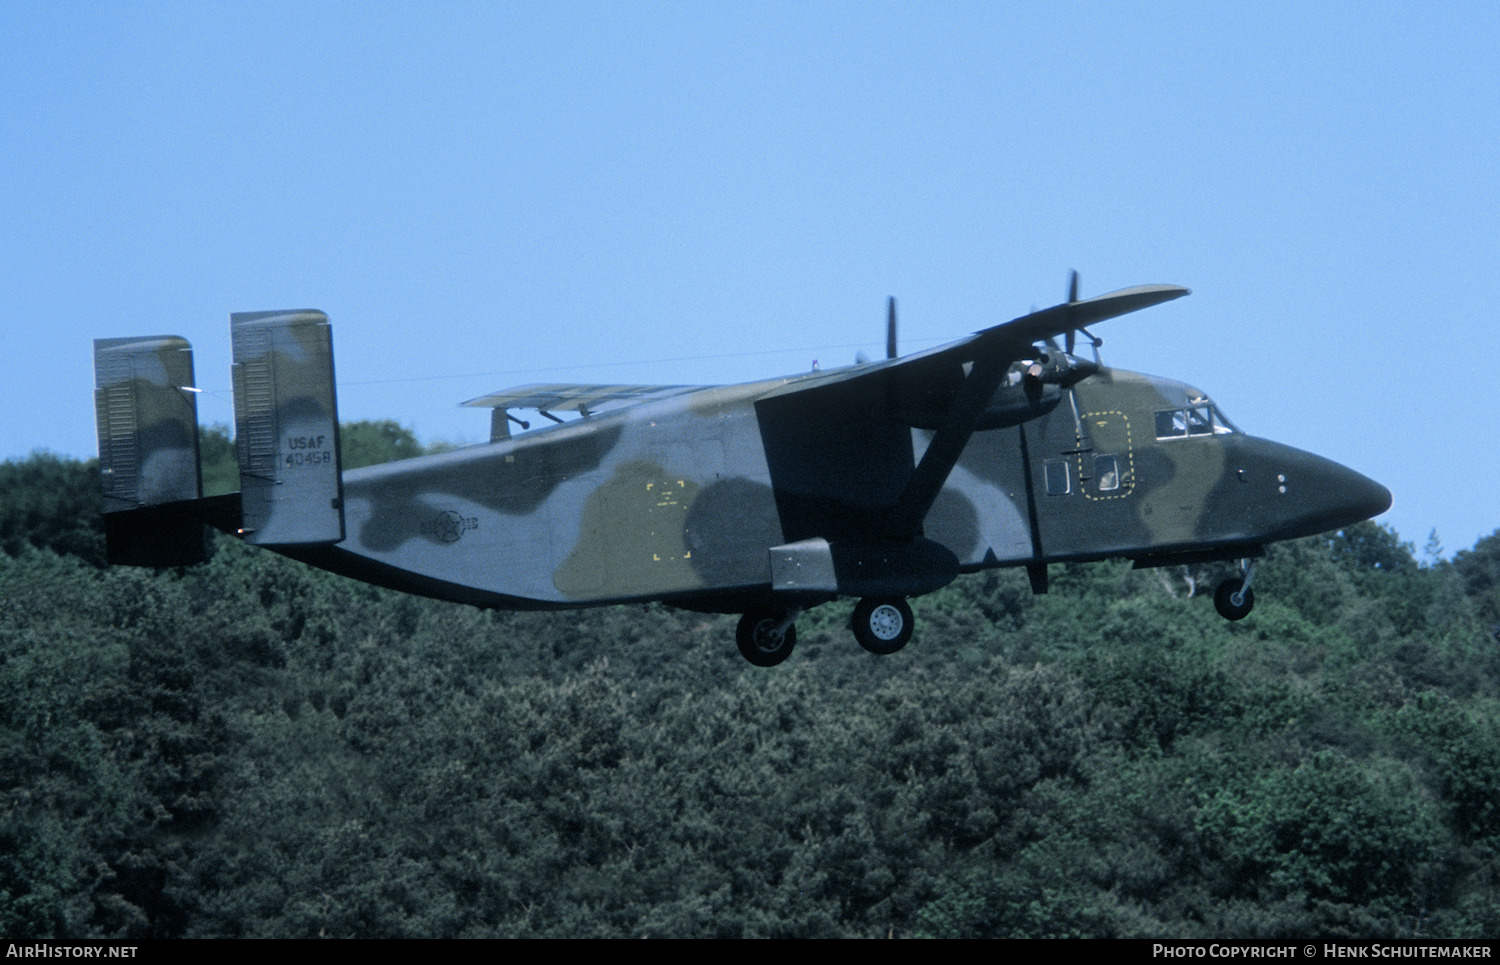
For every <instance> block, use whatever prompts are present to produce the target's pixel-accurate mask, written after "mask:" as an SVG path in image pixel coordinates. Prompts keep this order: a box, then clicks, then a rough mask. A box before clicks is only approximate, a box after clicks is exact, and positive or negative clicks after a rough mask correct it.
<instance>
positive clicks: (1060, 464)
mask: <svg viewBox="0 0 1500 965" xmlns="http://www.w3.org/2000/svg"><path fill="white" fill-rule="evenodd" d="M1045 468H1046V472H1047V495H1048V496H1066V495H1067V494H1068V491H1069V490H1070V489H1071V488H1072V487H1071V485H1070V480H1069V474H1068V462H1067V460H1066V459H1048V460H1047V462H1046V467H1045Z"/></svg>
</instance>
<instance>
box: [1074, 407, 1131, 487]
mask: <svg viewBox="0 0 1500 965" xmlns="http://www.w3.org/2000/svg"><path fill="white" fill-rule="evenodd" d="M1110 416H1114V417H1115V419H1118V420H1119V424H1120V425H1121V426H1123V427H1124V429H1125V452H1124V453H1118V452H1113V453H1110V452H1106V453H1102V455H1113V456H1114V457H1115V458H1116V459H1121V458H1123V461H1124V465H1123V466H1121V467H1119V469H1120V485H1119V488H1118V489H1116V490H1111V491H1110V492H1108V493H1102V492H1101V493H1098V494H1095V493H1091V492H1089V490H1088V487H1087V486H1083V485H1080V486H1079V487H1078V488H1079V489H1081V490H1083V496H1084V498H1085V499H1095V500H1104V499H1124V498H1126V497H1127V496H1129V495H1130V493H1131V491H1132V490H1134V489H1135V446H1134V445H1133V444H1132V442H1131V438H1130V417H1129V416H1127V415H1126V414H1125V413H1123V412H1120V411H1118V410H1115V411H1110V412H1089V413H1086V414H1085V415H1084V416H1083V418H1084V419H1086V420H1089V421H1091V422H1093V424H1094V426H1095V428H1097V429H1107V428H1108V427H1109V426H1110V424H1111V422H1113V421H1114V420H1112V419H1111V418H1110ZM1078 478H1079V480H1080V481H1081V480H1083V479H1084V478H1085V477H1084V472H1083V453H1079V454H1078Z"/></svg>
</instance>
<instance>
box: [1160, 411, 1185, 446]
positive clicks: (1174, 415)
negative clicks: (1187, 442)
mask: <svg viewBox="0 0 1500 965" xmlns="http://www.w3.org/2000/svg"><path fill="white" fill-rule="evenodd" d="M1185 435H1187V412H1186V410H1183V409H1170V410H1168V411H1166V412H1158V413H1157V414H1156V438H1158V439H1172V438H1175V437H1177V436H1185Z"/></svg>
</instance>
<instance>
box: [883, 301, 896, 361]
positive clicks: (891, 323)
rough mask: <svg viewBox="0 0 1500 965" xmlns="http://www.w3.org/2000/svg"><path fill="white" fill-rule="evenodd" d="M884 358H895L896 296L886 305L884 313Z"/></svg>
mask: <svg viewBox="0 0 1500 965" xmlns="http://www.w3.org/2000/svg"><path fill="white" fill-rule="evenodd" d="M885 357H886V358H888V359H893V358H895V357H896V296H895V295H892V296H891V300H890V301H889V302H888V303H887V304H886V313H885Z"/></svg>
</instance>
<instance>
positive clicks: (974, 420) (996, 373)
mask: <svg viewBox="0 0 1500 965" xmlns="http://www.w3.org/2000/svg"><path fill="white" fill-rule="evenodd" d="M1010 362H1011V358H1010V355H1009V354H1008V353H1005V352H1000V351H989V352H980V353H979V354H978V355H977V356H976V357H975V359H974V361H973V362H972V363H971V365H970V366H969V371H968V374H967V375H965V376H964V380H963V383H962V384H961V385H960V386H959V387H958V392H957V393H955V395H954V397H953V402H952V404H951V405H949V407H948V409H947V411H946V412H944V414H943V418H942V421H941V422H940V423H939V424H938V428H937V431H936V432H935V433H933V436H932V441H931V442H929V443H928V444H927V451H926V452H925V453H923V454H922V461H921V462H919V463H917V467H916V469H914V470H912V474H911V478H910V479H908V480H907V482H906V487H905V488H904V489H902V490H901V495H900V496H899V497H898V498H897V499H896V505H895V507H894V509H893V510H892V512H891V514H890V516H888V517H887V524H886V532H885V535H886V536H888V537H889V538H891V539H897V540H909V539H915V538H916V537H918V536H921V535H922V520H924V519H925V518H926V517H927V511H928V510H929V509H931V508H932V504H933V502H934V501H935V500H936V499H937V497H938V493H939V492H941V491H942V489H943V484H944V483H945V482H947V481H948V474H949V473H951V472H952V471H953V467H954V466H955V465H957V464H958V459H959V457H960V456H961V455H963V451H964V447H965V446H967V445H968V444H969V437H970V436H972V435H973V434H974V429H975V427H976V426H978V425H979V417H980V415H981V414H982V413H983V412H984V407H985V404H986V403H988V402H989V400H990V397H991V396H993V395H994V394H995V390H996V389H998V388H999V387H1000V380H1001V379H1002V378H1003V377H1004V376H1005V370H1006V367H1007V366H1009V365H1010Z"/></svg>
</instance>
